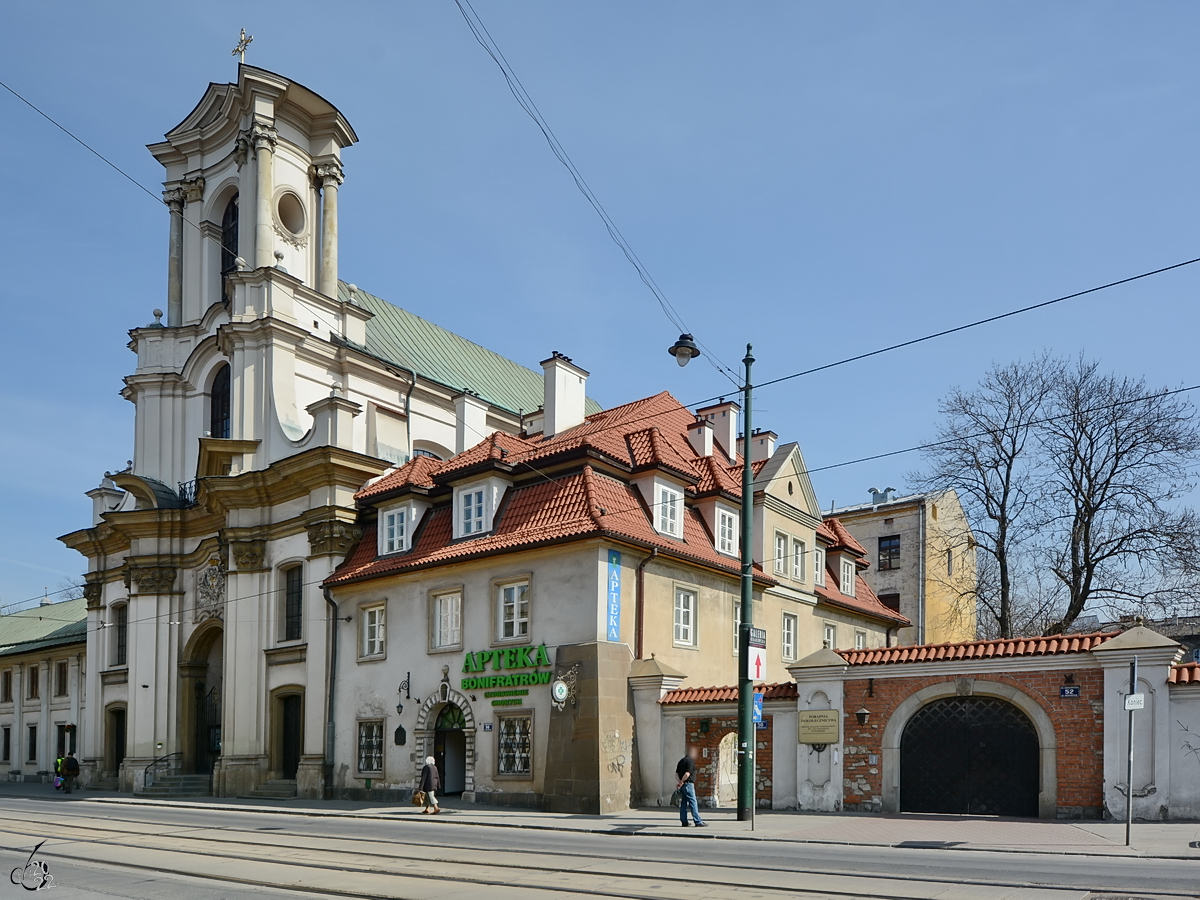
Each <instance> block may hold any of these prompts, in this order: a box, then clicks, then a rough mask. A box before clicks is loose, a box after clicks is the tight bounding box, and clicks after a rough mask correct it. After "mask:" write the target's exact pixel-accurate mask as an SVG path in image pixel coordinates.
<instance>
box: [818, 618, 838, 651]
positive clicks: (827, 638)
mask: <svg viewBox="0 0 1200 900" xmlns="http://www.w3.org/2000/svg"><path fill="white" fill-rule="evenodd" d="M821 646H822V647H824V648H825V649H826V650H836V649H837V626H836V625H834V624H833V623H832V622H826V623H825V634H824V636H823V637H822V638H821Z"/></svg>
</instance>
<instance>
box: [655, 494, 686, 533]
mask: <svg viewBox="0 0 1200 900" xmlns="http://www.w3.org/2000/svg"><path fill="white" fill-rule="evenodd" d="M655 521H656V522H657V523H658V524H657V525H655V528H656V529H657V530H658V532H659V533H660V534H669V535H671V537H682V536H683V494H681V493H680V492H679V491H677V490H675V489H674V488H669V487H663V486H662V485H660V486H659V488H658V514H657V515H656V516H655Z"/></svg>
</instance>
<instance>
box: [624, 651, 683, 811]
mask: <svg viewBox="0 0 1200 900" xmlns="http://www.w3.org/2000/svg"><path fill="white" fill-rule="evenodd" d="M686 677H687V676H686V675H684V674H683V673H682V672H679V671H677V670H675V669H673V668H671V667H670V666H668V665H666V664H665V663H663V662H660V661H659V660H657V659H655V658H654V657H651V658H650V659H639V660H635V661H634V663H633V665H632V666H631V667H630V670H629V686H630V687H631V688H632V689H633V720H634V735H635V737H636V740H635V742H634V744H635V746H636V747H637V754H638V771H640V772H641V775H642V802H643V803H645V804H648V805H656V804H665V803H666V802H667V800H668V798H669V797H670V795H671V791H672V790H674V788H675V783H674V781H672V780H671V779H670V778H668V777H667V776H666V775H665V774H664V773H665V772H666V771H667V768H669V766H673V765H674V762H673V761H669V760H668V759H666V758H665V757H666V748H665V746H664V740H663V736H664V729H663V711H662V706H661V704H660V702H659V701H661V700H662V698H663V696H664V695H665V694H666V693H667V691H672V690H674V689H675V688H677V687H679V685H680V684H682V683H683V679H684V678H686ZM668 763H669V765H668Z"/></svg>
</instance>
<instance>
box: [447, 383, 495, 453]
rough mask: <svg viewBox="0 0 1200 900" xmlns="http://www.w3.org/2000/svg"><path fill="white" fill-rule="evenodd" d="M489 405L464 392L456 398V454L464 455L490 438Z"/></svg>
mask: <svg viewBox="0 0 1200 900" xmlns="http://www.w3.org/2000/svg"><path fill="white" fill-rule="evenodd" d="M487 411H488V405H487V403H486V402H484V401H483V400H481V399H479V397H477V396H476V395H475V394H471V393H468V392H466V391H464V392H463V393H461V394H457V395H456V396H455V397H454V452H455V453H462V452H463V451H464V450H466V449H467V448H468V447H474V446H475V445H476V444H478V443H479V442H480V441H482V440H483V439H484V438H485V437H487V436H488V429H487Z"/></svg>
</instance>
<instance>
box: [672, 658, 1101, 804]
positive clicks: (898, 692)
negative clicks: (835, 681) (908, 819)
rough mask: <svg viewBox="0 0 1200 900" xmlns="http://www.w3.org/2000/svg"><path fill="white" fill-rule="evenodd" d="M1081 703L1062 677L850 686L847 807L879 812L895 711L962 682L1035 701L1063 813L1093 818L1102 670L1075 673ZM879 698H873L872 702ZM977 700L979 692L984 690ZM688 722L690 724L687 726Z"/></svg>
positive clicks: (853, 682)
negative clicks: (923, 693)
mask: <svg viewBox="0 0 1200 900" xmlns="http://www.w3.org/2000/svg"><path fill="white" fill-rule="evenodd" d="M1073 675H1074V678H1075V684H1077V685H1079V687H1080V697H1079V699H1062V698H1060V697H1059V690H1058V689H1059V688H1060V687H1061V686H1062V685H1063V684H1064V678H1065V673H1064V672H1062V671H1048V672H1018V673H1014V674H1013V675H1000V674H993V673H989V674H986V675H956V676H955V677H953V678H947V677H944V676H935V675H928V676H924V677H913V678H905V677H899V678H879V677H876V678H875V679H874V685H873V687H872V685H871V684H870V681H869V680H868V679H866V678H862V679H849V678H848V679H847V680H846V682H845V698H846V706H845V708H846V710H847V713H846V717H845V723H844V724H845V738H844V741H843V748H844V750H843V752H844V759H843V764H842V769H843V773H842V774H843V806H844V808H845V809H862V810H876V809H878V808H879V807H878V804H879V802H880V800H881V798H882V795H883V775H882V772H883V767H882V765H881V761H882V752H883V751H882V743H883V731H884V728H885V727H886V725H887V723H888V720H889V719H890V718H891V715H892V712H893V710H895V708H896V707H897V706H898V705H899V704H900V703H902V702H903V701H904V700H906V699H907V698H908V697H910V696H912V695H913V694H915V693H916V692H917V691H919V690H921V689H923V688H926V687H930V686H931V685H935V684H946V683H951V684H953V683H954V682H955V681H957V680H958V679H960V678H970V679H973V680H974V681H975V682H977V683H978V682H993V683H999V684H1005V685H1009V686H1011V687H1014V688H1016V689H1017V690H1019V691H1021V692H1022V693H1024V694H1026V695H1028V696H1029V697H1031V698H1032V699H1033V700H1034V701H1035V702H1036V703H1037V704H1038V705H1039V706H1041V708H1042V709H1043V710H1045V712H1046V715H1047V716H1048V717H1049V719H1050V721H1051V722H1052V723H1053V725H1054V731H1055V735H1056V737H1057V741H1058V761H1057V769H1058V798H1057V806H1058V814H1059V816H1060V817H1072V818H1075V817H1089V818H1090V817H1094V816H1098V815H1100V814H1101V813H1102V811H1103V806H1104V796H1103V787H1104V714H1103V707H1102V705H1101V704H1102V701H1103V691H1104V675H1103V672H1102V671H1101V670H1100V669H1082V670H1076V671H1074V672H1073ZM872 691H873V696H872ZM975 693H980V692H979V691H978V690H976V691H975ZM859 707H865V708H866V709H869V710H870V711H871V717H870V720H869V722H868V723H867V725H865V726H862V725H859V724H858V721H857V719H856V718H855V716H854V712H853V711H854V710H856V709H858V708H859ZM688 721H689V723H690V722H691V720H690V719H689V720H688Z"/></svg>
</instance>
